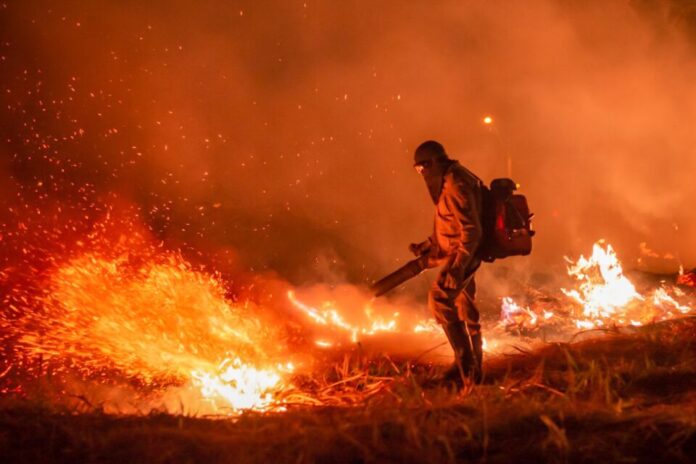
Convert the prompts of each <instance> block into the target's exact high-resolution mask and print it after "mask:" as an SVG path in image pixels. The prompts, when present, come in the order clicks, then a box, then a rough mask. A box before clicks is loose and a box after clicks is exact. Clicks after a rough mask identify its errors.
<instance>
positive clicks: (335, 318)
mask: <svg viewBox="0 0 696 464" xmlns="http://www.w3.org/2000/svg"><path fill="white" fill-rule="evenodd" d="M287 296H288V300H290V302H291V303H292V304H293V306H294V307H295V308H296V309H298V310H300V311H301V312H302V313H303V314H305V315H306V316H308V317H309V319H310V320H312V321H313V322H314V323H316V324H317V325H320V326H325V327H327V328H328V329H331V330H334V331H338V332H341V333H343V334H348V336H349V339H350V341H351V342H353V343H356V342H358V341H359V339H360V338H361V337H363V336H371V335H376V334H378V333H384V332H397V331H399V325H398V320H399V313H398V312H394V313H392V317H391V318H389V319H385V318H383V317H379V316H376V315H375V311H374V309H373V308H372V301H370V300H368V301H367V302H365V303H364V304H363V308H362V309H363V311H362V316H363V317H362V319H363V321H362V323H359V322H348V321H347V320H346V318H345V317H344V316H342V315H341V313H340V311H339V309H338V308H337V307H336V304H335V302H333V301H324V302H323V303H322V304H321V309H319V308H315V307H313V306H310V305H307V304H305V303H303V302H302V301H300V300H299V299H298V298H297V295H296V294H295V292H294V291H293V290H289V291H288V293H287ZM315 344H316V345H317V346H320V347H324V348H326V347H331V346H335V345H339V344H340V343H336V342H333V341H326V340H316V341H315Z"/></svg>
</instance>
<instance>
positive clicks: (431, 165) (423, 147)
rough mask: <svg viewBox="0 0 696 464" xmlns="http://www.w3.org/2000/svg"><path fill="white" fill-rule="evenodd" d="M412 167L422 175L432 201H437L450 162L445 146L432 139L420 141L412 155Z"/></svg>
mask: <svg viewBox="0 0 696 464" xmlns="http://www.w3.org/2000/svg"><path fill="white" fill-rule="evenodd" d="M413 161H414V164H413V165H414V167H415V168H416V170H417V171H418V172H419V173H420V174H421V175H422V176H423V179H424V180H425V185H426V186H427V187H428V192H430V198H432V199H433V203H437V201H438V200H439V199H440V193H442V184H443V182H444V177H445V172H446V171H447V168H448V167H449V166H450V164H452V160H450V159H449V157H448V156H447V153H446V152H445V147H443V146H442V145H441V144H440V143H438V142H435V141H434V140H428V141H427V142H423V143H421V144H420V145H419V146H418V148H416V152H415V154H414V156H413Z"/></svg>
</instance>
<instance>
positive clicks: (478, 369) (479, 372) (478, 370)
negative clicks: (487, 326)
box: [471, 332, 483, 385]
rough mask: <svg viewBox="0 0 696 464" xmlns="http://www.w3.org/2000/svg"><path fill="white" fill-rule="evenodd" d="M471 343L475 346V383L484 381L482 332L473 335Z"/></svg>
mask: <svg viewBox="0 0 696 464" xmlns="http://www.w3.org/2000/svg"><path fill="white" fill-rule="evenodd" d="M471 344H472V345H473V348H474V363H473V365H472V366H473V368H474V369H473V375H472V379H473V381H474V383H475V384H477V385H478V384H480V383H481V382H482V381H483V337H482V336H481V332H478V333H477V334H475V335H472V336H471Z"/></svg>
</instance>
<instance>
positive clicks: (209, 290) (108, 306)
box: [17, 252, 292, 411]
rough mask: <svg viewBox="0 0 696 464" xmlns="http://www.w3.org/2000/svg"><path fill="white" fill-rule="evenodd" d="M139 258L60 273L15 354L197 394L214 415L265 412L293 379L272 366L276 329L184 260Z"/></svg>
mask: <svg viewBox="0 0 696 464" xmlns="http://www.w3.org/2000/svg"><path fill="white" fill-rule="evenodd" d="M138 258H139V257H138V256H135V255H134V254H133V253H130V252H125V253H123V254H120V255H118V256H117V257H115V258H106V257H103V256H100V255H97V254H94V253H86V254H84V255H82V256H79V257H77V258H75V259H72V260H70V261H68V262H66V263H64V264H63V265H60V266H58V267H57V268H56V269H55V270H53V271H52V272H51V273H50V277H49V281H48V291H47V293H46V295H45V296H43V297H42V298H41V300H40V303H41V304H40V309H35V310H34V312H33V313H30V314H29V315H27V316H26V317H25V318H24V319H22V320H21V321H19V323H18V326H19V327H18V329H19V330H20V332H21V335H20V336H19V338H18V342H17V345H18V349H21V350H22V351H23V353H24V354H26V355H28V356H30V357H32V358H34V359H41V362H44V363H50V364H52V365H54V366H57V368H59V369H63V370H68V369H77V370H78V371H79V372H80V373H81V375H83V376H84V377H87V378H95V377H97V378H100V377H104V376H105V375H107V376H108V377H109V378H113V377H120V378H124V379H126V380H127V381H130V382H133V381H135V382H137V383H138V384H140V385H141V386H143V387H148V388H159V387H161V386H173V387H181V388H189V389H191V388H192V389H194V390H197V394H198V396H199V397H200V399H202V400H204V401H207V403H208V404H209V405H210V406H211V407H212V410H213V411H216V410H218V409H227V410H232V411H238V410H241V409H265V408H268V407H269V406H270V405H271V404H272V400H273V397H274V392H276V391H278V390H280V389H282V388H283V387H284V386H285V382H286V380H287V378H288V375H289V374H290V373H291V372H292V369H291V368H289V367H288V366H289V365H288V364H287V362H286V363H285V367H283V368H281V367H280V366H278V365H277V364H274V363H273V361H272V360H273V359H274V357H276V356H279V353H278V351H279V350H282V343H279V341H278V340H279V338H280V337H279V333H278V330H277V329H275V328H273V327H270V328H269V327H267V326H264V324H263V321H261V320H260V319H259V318H258V317H256V315H255V310H256V308H255V307H254V305H253V304H252V303H251V302H244V303H233V302H231V301H229V300H228V299H227V298H226V297H225V288H224V285H223V283H222V281H221V279H220V278H219V277H216V276H213V275H210V274H209V273H206V272H203V271H199V270H195V269H193V267H192V266H191V265H190V264H189V263H188V262H186V261H185V260H184V259H183V258H182V257H181V256H180V255H178V254H175V253H165V254H163V255H159V256H157V257H156V258H150V257H148V258H147V259H145V260H144V262H141V263H139V264H134V263H137V262H138ZM270 340H273V342H272V343H271V342H270ZM105 373H106V374H105Z"/></svg>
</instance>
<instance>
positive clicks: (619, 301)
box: [561, 241, 643, 320]
mask: <svg viewBox="0 0 696 464" xmlns="http://www.w3.org/2000/svg"><path fill="white" fill-rule="evenodd" d="M602 245H603V242H602V241H600V242H597V243H595V244H594V246H593V247H592V256H590V257H589V258H585V257H584V256H582V255H580V258H578V260H577V261H576V262H575V263H573V262H571V264H570V266H568V274H569V275H570V276H571V277H574V278H575V279H576V280H577V281H578V282H579V288H578V289H573V290H566V289H565V288H562V289H561V291H562V292H563V293H565V294H566V295H567V296H569V297H570V298H572V299H574V300H575V301H577V302H578V303H580V304H581V305H582V306H583V314H584V316H585V317H587V318H588V319H593V320H601V319H606V318H611V317H613V316H614V315H616V313H617V311H618V310H620V309H622V308H625V307H626V306H627V305H629V304H630V303H632V302H634V301H642V300H643V297H642V296H641V295H640V294H639V293H638V292H637V291H636V288H635V287H634V286H633V284H632V283H631V281H629V280H628V279H627V278H626V276H624V274H623V268H622V267H621V263H620V262H619V259H618V257H617V256H616V253H615V252H614V249H613V248H612V246H611V245H606V246H602Z"/></svg>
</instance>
